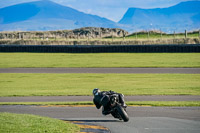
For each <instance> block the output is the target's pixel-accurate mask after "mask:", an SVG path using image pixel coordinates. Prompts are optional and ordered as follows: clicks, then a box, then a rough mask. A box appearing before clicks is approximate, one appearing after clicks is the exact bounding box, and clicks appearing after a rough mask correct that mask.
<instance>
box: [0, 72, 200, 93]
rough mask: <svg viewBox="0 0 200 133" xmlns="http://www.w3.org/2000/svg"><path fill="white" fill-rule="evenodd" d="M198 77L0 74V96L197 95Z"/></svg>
mask: <svg viewBox="0 0 200 133" xmlns="http://www.w3.org/2000/svg"><path fill="white" fill-rule="evenodd" d="M199 81H200V74H17V73H16V74H15V73H13V74H12V73H5V74H4V73H1V74H0V96H61V95H92V90H93V88H96V87H98V88H100V89H101V90H113V91H116V92H120V93H123V94H125V95H200V82H199Z"/></svg>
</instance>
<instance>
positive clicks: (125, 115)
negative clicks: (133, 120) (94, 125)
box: [116, 105, 129, 122]
mask: <svg viewBox="0 0 200 133" xmlns="http://www.w3.org/2000/svg"><path fill="white" fill-rule="evenodd" d="M116 109H117V111H118V113H119V115H120V116H121V117H122V119H123V120H124V122H127V121H129V117H128V114H127V112H126V111H125V110H124V108H122V107H121V106H120V105H117V106H116Z"/></svg>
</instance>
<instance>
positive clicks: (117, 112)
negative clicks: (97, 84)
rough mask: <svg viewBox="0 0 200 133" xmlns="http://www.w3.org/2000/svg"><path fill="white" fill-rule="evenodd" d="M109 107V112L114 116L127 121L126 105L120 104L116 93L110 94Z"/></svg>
mask: <svg viewBox="0 0 200 133" xmlns="http://www.w3.org/2000/svg"><path fill="white" fill-rule="evenodd" d="M110 109H111V110H110V113H111V114H112V116H113V117H114V118H118V119H119V120H123V121H124V122H127V121H129V117H128V114H127V112H126V107H123V106H122V105H121V103H120V102H119V97H118V95H117V94H113V95H111V96H110Z"/></svg>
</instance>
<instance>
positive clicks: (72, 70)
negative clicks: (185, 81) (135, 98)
mask: <svg viewBox="0 0 200 133" xmlns="http://www.w3.org/2000/svg"><path fill="white" fill-rule="evenodd" d="M0 73H185V74H189V73H190V74H200V68H0Z"/></svg>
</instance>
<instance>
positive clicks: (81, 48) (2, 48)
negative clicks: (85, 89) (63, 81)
mask: <svg viewBox="0 0 200 133" xmlns="http://www.w3.org/2000/svg"><path fill="white" fill-rule="evenodd" d="M0 52H37V53H185V52H189V53H190V52H194V53H199V52H200V45H199V44H194V45H193V44H189V45H110V46H109V45H75V46H73V45H59V46H58V45H0Z"/></svg>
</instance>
